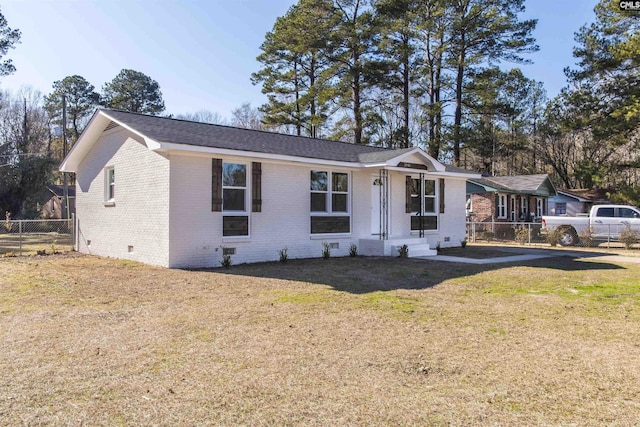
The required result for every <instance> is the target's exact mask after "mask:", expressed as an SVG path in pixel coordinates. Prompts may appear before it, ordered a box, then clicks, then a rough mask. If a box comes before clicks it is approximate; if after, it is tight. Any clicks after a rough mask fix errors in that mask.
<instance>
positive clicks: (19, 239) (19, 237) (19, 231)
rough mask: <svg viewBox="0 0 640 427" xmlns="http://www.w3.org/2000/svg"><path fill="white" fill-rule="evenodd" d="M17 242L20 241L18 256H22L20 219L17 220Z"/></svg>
mask: <svg viewBox="0 0 640 427" xmlns="http://www.w3.org/2000/svg"><path fill="white" fill-rule="evenodd" d="M18 242H20V256H22V221H21V220H20V221H18Z"/></svg>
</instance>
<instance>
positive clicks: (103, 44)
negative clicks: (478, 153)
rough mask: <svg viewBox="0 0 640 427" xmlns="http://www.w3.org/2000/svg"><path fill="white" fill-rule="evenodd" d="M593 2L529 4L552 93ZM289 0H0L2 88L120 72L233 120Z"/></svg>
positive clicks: (183, 108)
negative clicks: (7, 45)
mask: <svg viewBox="0 0 640 427" xmlns="http://www.w3.org/2000/svg"><path fill="white" fill-rule="evenodd" d="M596 2H597V1H596V0H578V1H558V0H528V1H527V2H526V4H527V12H526V15H525V17H526V18H538V20H539V21H538V28H537V29H536V32H535V36H536V38H537V41H538V44H539V45H540V52H538V53H537V54H535V55H532V56H531V59H533V60H534V62H535V63H534V64H533V65H526V66H522V68H523V72H524V73H525V75H526V76H528V77H529V78H534V79H536V80H540V81H543V82H544V83H545V88H546V89H547V91H548V93H549V95H550V96H554V95H556V94H557V93H558V91H559V90H560V89H561V88H562V87H563V86H564V84H565V78H564V74H563V72H562V69H563V68H564V67H566V66H570V65H572V64H573V63H574V59H573V57H572V56H571V52H572V48H573V45H574V40H573V33H574V32H575V31H577V30H578V29H579V27H580V26H581V25H583V24H585V23H587V22H590V21H592V20H593V18H594V14H593V7H594V5H595V4H596ZM294 3H295V0H208V1H207V0H182V1H178V0H4V1H3V2H2V4H1V6H0V10H1V11H2V13H3V14H4V16H5V18H6V19H7V21H8V23H9V26H11V27H12V28H18V29H20V30H21V31H22V41H21V43H20V44H19V45H17V46H16V48H15V49H12V50H11V51H10V52H9V54H8V57H9V58H11V59H12V60H13V62H14V65H15V66H16V68H17V71H16V73H15V74H13V75H11V76H8V77H4V78H2V79H0V88H2V89H11V90H17V89H19V88H20V87H21V86H31V87H33V88H35V89H37V90H39V91H41V92H43V93H45V94H46V93H48V92H50V91H51V85H52V83H53V82H54V81H55V80H60V79H62V78H64V77H66V76H69V75H73V74H79V75H81V76H83V77H85V78H86V79H87V80H88V81H90V82H91V83H92V84H93V85H95V86H96V88H97V89H98V90H100V89H101V88H102V85H103V84H104V83H105V82H108V81H110V80H112V79H113V78H114V77H115V76H116V74H117V73H118V72H119V71H120V70H121V69H123V68H130V69H134V70H137V71H141V72H143V73H145V74H147V75H148V76H150V77H151V78H153V79H155V80H156V81H157V82H158V83H159V84H160V87H161V90H162V94H163V97H164V100H165V105H166V107H167V110H166V113H172V114H180V113H187V112H195V111H197V110H201V109H206V110H210V111H213V112H218V113H219V114H221V115H222V116H224V117H229V114H230V111H231V110H232V109H234V108H236V107H238V106H240V105H241V104H242V103H244V102H250V103H251V104H252V105H253V106H254V107H257V106H259V105H261V104H262V103H264V102H265V101H266V97H265V96H264V95H262V94H261V92H260V87H259V86H253V85H252V84H251V81H250V76H251V73H252V72H254V71H256V70H258V68H259V64H258V62H257V61H256V60H255V58H256V56H257V55H258V54H259V53H260V44H261V43H262V41H263V40H264V35H265V33H266V32H267V31H269V30H271V28H272V27H273V24H274V22H275V20H276V18H277V17H278V16H282V15H283V14H284V13H285V12H286V11H287V10H288V9H289V7H290V6H291V5H292V4H294Z"/></svg>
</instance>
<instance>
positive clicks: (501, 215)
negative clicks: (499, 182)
mask: <svg viewBox="0 0 640 427" xmlns="http://www.w3.org/2000/svg"><path fill="white" fill-rule="evenodd" d="M496 218H497V219H507V195H506V194H504V193H498V200H497V203H496Z"/></svg>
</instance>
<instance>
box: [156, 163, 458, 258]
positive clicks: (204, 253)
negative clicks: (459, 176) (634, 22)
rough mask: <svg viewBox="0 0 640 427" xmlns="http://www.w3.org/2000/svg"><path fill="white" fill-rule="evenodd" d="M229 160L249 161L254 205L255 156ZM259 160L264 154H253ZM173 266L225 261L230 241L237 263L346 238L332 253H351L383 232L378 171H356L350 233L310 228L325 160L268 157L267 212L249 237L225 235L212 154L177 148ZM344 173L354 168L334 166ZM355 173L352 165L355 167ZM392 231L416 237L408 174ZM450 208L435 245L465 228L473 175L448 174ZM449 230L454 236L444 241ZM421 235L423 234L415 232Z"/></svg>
mask: <svg viewBox="0 0 640 427" xmlns="http://www.w3.org/2000/svg"><path fill="white" fill-rule="evenodd" d="M223 160H224V161H226V162H237V163H245V164H247V180H248V185H249V187H248V188H247V193H248V199H247V209H251V200H250V194H251V189H250V176H251V173H250V166H251V159H249V160H247V159H246V158H233V157H223ZM253 160H258V161H259V159H253ZM170 161H171V185H170V188H171V190H170V193H171V202H170V206H171V208H170V212H171V224H170V239H171V249H170V256H169V265H170V266H171V267H217V266H220V261H221V260H222V250H221V248H222V246H224V247H228V248H235V250H236V253H235V255H233V256H232V258H231V259H232V262H233V263H235V264H238V263H247V262H261V261H277V260H278V259H279V253H278V251H279V250H281V249H283V248H285V247H286V248H287V250H288V255H289V257H290V258H309V257H319V256H321V254H322V249H323V246H322V243H323V242H329V243H338V244H339V248H337V249H332V251H331V255H332V256H347V255H348V254H349V247H350V245H351V244H352V243H355V244H359V243H360V242H359V240H360V239H376V238H377V236H372V235H371V222H370V221H371V179H372V176H373V175H374V173H373V172H372V171H371V170H366V171H355V172H351V173H350V177H351V210H352V219H351V221H352V225H351V230H352V233H351V235H349V236H322V235H314V236H312V235H310V215H309V204H310V191H309V172H310V171H311V170H312V169H314V170H324V169H326V168H322V167H319V166H312V165H302V164H296V163H273V162H266V161H264V160H263V161H261V163H262V212H250V213H249V215H250V217H249V233H250V236H249V237H235V238H234V237H225V238H223V237H222V216H223V214H222V213H221V212H212V211H211V172H212V169H211V157H206V156H189V155H178V154H171V155H170ZM332 170H334V171H339V172H344V171H346V170H340V169H332ZM347 172H348V171H347ZM390 179H391V191H390V197H392V199H393V200H394V202H393V203H392V205H391V208H390V209H391V222H392V224H391V231H392V235H391V236H390V237H392V238H399V237H409V236H410V231H409V230H410V214H407V213H405V211H404V209H405V200H404V199H405V174H402V173H399V172H392V173H391V174H390ZM446 191H447V195H446V214H445V215H441V217H440V230H439V231H436V232H427V241H428V242H429V243H431V244H432V246H434V247H435V244H436V242H437V241H441V246H442V247H446V246H459V245H460V240H462V239H464V234H465V229H464V222H465V210H464V208H465V182H464V180H452V179H447V182H446ZM444 236H449V237H450V242H444V238H443V237H444ZM413 237H415V236H413Z"/></svg>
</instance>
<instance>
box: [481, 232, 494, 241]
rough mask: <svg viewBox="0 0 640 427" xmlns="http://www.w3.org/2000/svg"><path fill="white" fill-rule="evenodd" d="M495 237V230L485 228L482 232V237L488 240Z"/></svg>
mask: <svg viewBox="0 0 640 427" xmlns="http://www.w3.org/2000/svg"><path fill="white" fill-rule="evenodd" d="M494 237H495V234H493V231H489V230H485V231H483V232H482V238H483V239H484V240H486V241H487V242H490V241H492V240H493V238H494Z"/></svg>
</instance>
